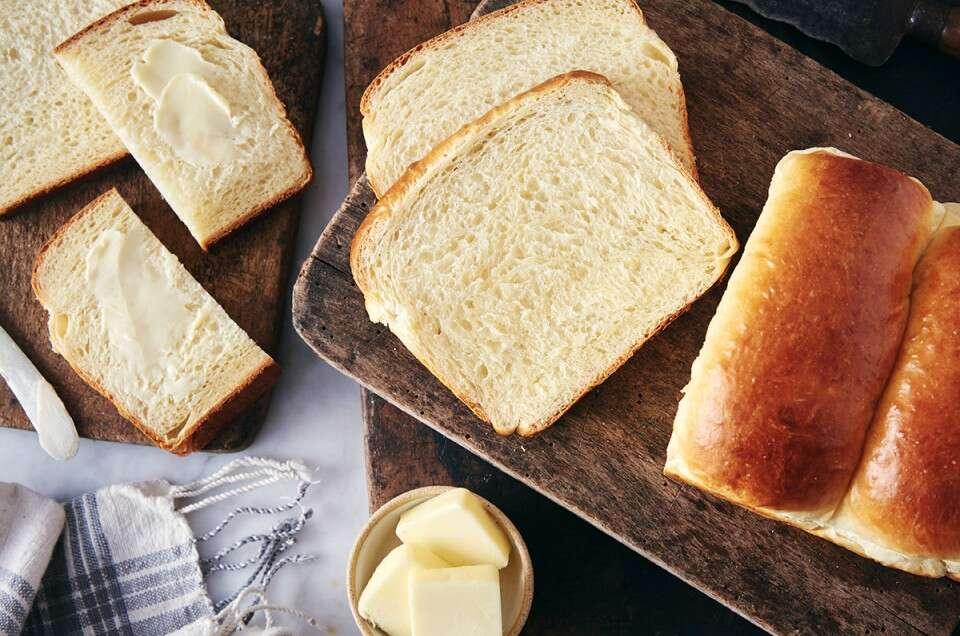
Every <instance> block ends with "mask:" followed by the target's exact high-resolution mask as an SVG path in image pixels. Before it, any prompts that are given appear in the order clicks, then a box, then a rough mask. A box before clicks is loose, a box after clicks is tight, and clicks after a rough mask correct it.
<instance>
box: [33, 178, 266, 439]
mask: <svg viewBox="0 0 960 636" xmlns="http://www.w3.org/2000/svg"><path fill="white" fill-rule="evenodd" d="M33 289H34V292H35V293H36V295H37V298H38V299H39V300H40V303H41V304H42V305H43V306H44V308H45V309H46V310H47V312H48V313H49V329H50V342H51V344H52V345H53V349H54V351H56V352H57V353H59V354H60V355H62V356H63V357H64V358H66V360H67V362H69V363H70V366H72V367H73V368H74V370H75V371H76V372H77V373H78V374H79V375H80V376H81V377H82V378H83V379H84V380H85V381H86V382H87V383H88V384H89V385H90V386H92V387H93V388H94V389H96V390H97V391H98V392H100V393H101V394H103V395H104V396H105V397H107V398H108V399H109V400H111V401H112V402H113V403H114V405H116V407H117V410H119V411H120V414H121V415H123V416H124V417H125V418H127V419H128V420H130V422H132V423H133V425H134V426H136V427H137V428H138V429H140V430H141V431H142V432H143V433H144V434H145V435H147V437H149V438H150V439H151V440H153V442H154V443H155V444H156V445H157V446H159V447H161V448H164V449H166V450H169V451H172V452H174V453H178V454H185V453H189V452H192V451H194V450H197V449H198V448H202V447H203V446H204V445H205V444H206V443H207V442H209V441H210V439H212V438H213V436H214V435H215V434H216V433H217V432H218V431H219V430H220V429H221V428H222V427H223V426H224V425H225V424H227V423H229V422H230V421H231V420H232V419H233V418H234V417H236V416H237V415H238V414H239V413H240V412H241V411H242V410H243V409H244V408H246V407H247V406H249V405H250V404H251V403H252V402H253V400H255V399H256V398H257V397H259V396H260V395H261V394H262V393H263V392H264V391H266V390H267V389H268V388H269V387H270V385H271V384H273V382H274V380H276V378H277V377H278V375H279V373H280V369H279V367H278V366H277V365H276V364H275V363H274V361H273V360H272V359H271V358H270V356H268V355H267V354H266V353H264V352H263V351H262V350H261V349H260V347H258V346H257V345H256V343H255V342H254V341H253V340H251V339H250V337H249V336H247V334H246V333H244V331H243V330H242V329H241V328H240V327H238V326H237V324H236V323H235V322H233V320H231V319H230V316H228V315H227V313H226V312H225V311H224V310H223V308H222V307H220V305H218V304H217V302H216V301H215V300H214V299H213V298H212V297H211V296H210V295H209V294H208V293H207V292H206V291H204V289H203V288H202V287H201V286H200V284H199V283H197V281H196V280H194V279H193V277H192V276H190V273H189V272H187V270H186V269H185V268H184V267H183V265H181V264H180V261H179V260H177V257H176V256H174V255H173V254H171V253H170V252H169V251H167V249H166V248H165V247H164V246H163V244H161V243H160V241H159V240H157V238H156V237H155V236H154V235H153V233H152V232H150V230H149V229H148V228H147V226H146V225H144V224H143V222H141V221H140V219H138V218H137V216H136V215H135V214H134V213H133V211H132V210H131V209H130V207H129V206H128V205H127V204H126V202H125V201H124V200H123V199H122V198H121V197H120V195H119V194H118V193H117V191H116V190H110V191H109V192H107V193H105V194H103V195H101V196H100V197H99V198H97V199H96V200H94V201H93V202H92V203H90V204H89V205H88V206H87V207H85V208H84V209H83V210H81V211H80V212H78V213H77V214H76V215H75V216H74V217H73V218H72V219H70V221H68V222H67V223H66V224H65V225H64V226H63V227H62V228H60V230H59V231H58V232H57V233H56V234H54V236H53V238H51V239H50V241H49V242H48V243H47V244H46V245H44V247H43V248H42V249H41V251H40V254H39V256H38V257H37V261H36V264H35V266H34V271H33Z"/></svg>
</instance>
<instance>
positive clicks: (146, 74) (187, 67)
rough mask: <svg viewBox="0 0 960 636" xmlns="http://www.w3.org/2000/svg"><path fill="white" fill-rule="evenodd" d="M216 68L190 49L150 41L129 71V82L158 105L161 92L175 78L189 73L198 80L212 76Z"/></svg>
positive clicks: (169, 43) (165, 41) (176, 43)
mask: <svg viewBox="0 0 960 636" xmlns="http://www.w3.org/2000/svg"><path fill="white" fill-rule="evenodd" d="M216 69H217V67H216V66H215V65H213V64H211V63H210V62H208V61H206V60H205V59H203V56H202V55H200V52H199V51H197V50H196V49H194V48H191V47H189V46H186V45H184V44H180V43H179V42H177V41H175V40H154V41H153V42H151V43H150V46H149V47H148V48H147V50H146V51H144V53H143V59H142V60H140V61H139V62H137V63H136V64H134V65H133V68H132V69H130V73H131V75H133V81H134V82H136V84H137V85H138V86H140V88H142V89H143V91H144V92H145V93H146V94H147V95H149V96H150V97H152V98H153V99H154V101H160V95H162V94H163V89H164V88H166V87H167V84H169V83H170V80H172V79H173V78H174V76H176V75H182V74H184V73H192V74H194V75H198V76H200V77H204V76H207V75H212V74H213V73H214V72H215V71H216Z"/></svg>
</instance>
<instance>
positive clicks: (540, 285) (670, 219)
mask: <svg viewBox="0 0 960 636" xmlns="http://www.w3.org/2000/svg"><path fill="white" fill-rule="evenodd" d="M736 250H737V240H736V237H735V235H734V233H733V231H732V230H731V229H730V227H729V226H728V225H727V223H726V222H725V221H724V220H723V218H722V217H721V216H720V213H719V212H718V211H717V209H716V208H715V207H714V206H713V204H711V203H710V200H709V199H707V196H706V195H705V194H704V193H703V191H702V190H701V189H700V187H699V186H698V185H697V182H696V181H694V180H693V178H692V177H691V175H690V173H689V172H687V171H686V170H685V169H684V168H683V167H682V166H681V165H679V164H678V163H677V162H676V159H675V158H674V156H673V154H672V153H671V152H670V150H669V148H668V146H667V144H666V143H664V141H663V139H662V138H661V137H660V136H659V135H658V134H657V133H656V132H655V131H654V130H653V129H652V128H651V127H650V126H648V125H647V124H646V123H645V122H644V120H643V119H641V118H640V117H639V116H638V114H637V113H636V112H635V111H633V110H632V109H631V108H630V106H629V105H628V104H627V103H626V102H625V101H624V100H623V99H622V98H621V97H620V95H619V94H618V93H617V91H615V90H614V89H613V87H612V86H611V85H610V83H609V82H608V81H607V80H606V79H605V78H603V77H601V76H600V75H596V74H594V73H588V72H584V71H576V72H573V73H567V74H565V75H561V76H559V77H556V78H554V79H551V80H549V81H547V82H544V83H543V84H541V85H540V86H538V87H536V88H534V89H532V90H530V91H528V92H526V93H523V94H522V95H519V96H517V97H515V98H514V99H512V100H510V101H508V102H506V103H505V104H502V105H500V106H498V107H496V108H494V109H493V110H491V111H490V112H489V113H487V114H486V115H484V116H483V117H481V118H480V119H478V120H476V121H474V122H473V123H470V124H468V125H466V126H464V127H463V128H462V129H460V131H459V132H457V133H456V134H454V135H453V136H451V137H450V138H448V139H447V140H446V141H444V142H443V143H441V144H440V145H438V146H437V147H436V148H434V149H433V150H432V151H431V152H430V154H429V155H427V157H426V158H425V159H423V160H422V161H420V162H418V163H416V164H414V165H413V166H411V167H410V169H409V170H408V171H407V172H406V173H405V174H404V176H403V177H401V178H400V180H399V181H397V183H396V185H394V186H393V187H392V188H391V189H390V190H389V191H388V192H387V194H386V195H385V196H384V197H383V198H382V199H381V200H380V202H379V203H378V204H377V205H376V206H375V207H374V208H373V210H372V211H371V212H370V214H369V215H368V216H367V217H366V219H365V220H364V221H363V223H362V224H361V226H360V228H359V229H358V230H357V233H356V235H355V237H354V239H353V244H352V247H351V252H350V267H351V270H352V272H353V276H354V279H355V280H356V283H357V286H358V287H359V288H360V289H361V291H362V292H363V295H364V299H365V302H366V308H367V312H368V314H369V315H370V319H371V320H373V321H374V322H380V323H383V324H386V325H388V326H389V327H390V330H391V331H392V332H393V333H394V334H396V336H397V337H398V338H399V339H400V341H401V342H403V344H404V345H406V347H407V349H409V350H410V351H411V352H412V353H413V354H414V355H415V356H416V357H417V358H418V359H419V360H420V361H421V362H422V363H423V364H424V365H425V366H426V367H427V368H428V369H429V370H430V371H432V372H433V374H434V375H435V376H437V378H439V379H440V381H441V382H443V383H444V384H446V385H447V386H448V387H450V389H451V390H452V391H453V393H455V394H456V395H457V396H458V397H459V398H460V399H461V400H463V401H464V403H466V404H467V406H469V407H470V408H471V409H472V410H473V411H474V413H476V414H477V415H478V416H479V417H480V418H481V419H484V420H486V421H488V422H490V423H491V424H493V427H494V428H495V429H496V431H497V432H498V433H501V434H504V435H508V434H510V433H513V432H514V431H517V432H519V433H520V434H521V435H533V434H535V433H537V432H539V431H541V430H543V429H544V428H546V427H548V426H549V425H550V424H551V423H553V422H554V420H556V419H557V418H558V417H560V415H561V414H562V413H563V412H564V411H566V410H567V409H568V408H570V406H571V405H572V404H573V403H574V402H576V401H577V400H578V399H579V398H580V396H582V395H583V394H585V393H586V392H587V391H589V390H590V389H591V388H592V387H594V386H595V385H597V384H598V383H600V382H602V381H603V380H604V378H606V377H607V376H608V375H609V374H610V373H612V372H613V371H614V370H615V369H616V368H617V367H619V366H620V365H621V364H623V362H625V361H626V360H627V358H629V357H630V355H631V354H632V353H633V352H634V351H635V350H636V349H637V348H638V347H640V345H641V344H643V343H644V342H645V341H646V340H647V339H649V338H650V337H652V336H653V335H654V334H656V333H657V332H658V331H660V330H661V329H663V328H664V327H665V326H666V325H667V324H668V323H669V322H670V321H671V320H673V318H674V317H676V316H677V315H679V314H680V313H682V312H683V311H684V310H685V309H686V308H687V307H688V306H689V305H690V303H692V302H693V301H694V300H696V299H697V298H698V297H699V296H700V295H701V294H703V293H704V292H705V291H706V290H707V289H708V288H709V287H710V286H711V285H713V284H714V283H715V282H716V281H717V280H718V279H719V278H720V276H721V275H722V274H723V272H724V271H725V270H726V268H727V264H728V263H729V262H730V258H731V257H732V256H733V254H734V253H735V252H736Z"/></svg>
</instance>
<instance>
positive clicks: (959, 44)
mask: <svg viewBox="0 0 960 636" xmlns="http://www.w3.org/2000/svg"><path fill="white" fill-rule="evenodd" d="M907 33H909V34H910V35H913V36H915V37H917V38H919V39H921V40H924V41H925V42H927V43H929V44H932V45H934V46H936V47H937V48H939V49H940V50H941V51H943V52H944V53H946V54H947V55H950V56H952V57H955V58H958V59H960V7H951V6H949V5H947V4H944V3H943V2H938V1H936V0H918V1H917V3H916V4H915V5H914V7H913V12H912V13H911V14H910V18H909V19H908V20H907Z"/></svg>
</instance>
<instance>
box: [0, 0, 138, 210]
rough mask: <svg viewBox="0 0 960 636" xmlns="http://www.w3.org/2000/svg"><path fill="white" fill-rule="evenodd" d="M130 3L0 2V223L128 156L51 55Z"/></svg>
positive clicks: (88, 0)
mask: <svg viewBox="0 0 960 636" xmlns="http://www.w3.org/2000/svg"><path fill="white" fill-rule="evenodd" d="M127 2H128V0H56V1H55V2H48V1H45V2H25V1H24V0H0V15H2V16H3V19H2V20H0V87H2V88H0V164H2V165H3V179H0V215H3V214H5V213H7V212H10V211H11V210H13V209H14V208H16V207H17V206H19V205H21V204H23V203H26V202H27V201H30V200H32V199H34V198H36V197H38V196H40V195H42V194H44V193H46V192H49V191H50V190H53V189H54V188H57V187H59V186H62V185H64V184H66V183H69V182H70V181H72V180H74V179H76V178H78V177H81V176H83V175H85V174H87V173H89V172H91V171H93V170H95V169H97V168H99V167H101V166H104V165H107V164H109V163H112V162H114V161H116V160H118V159H120V158H121V157H123V156H125V155H126V154H127V150H126V148H124V146H123V143H122V142H121V141H120V140H119V139H118V138H117V137H116V135H114V134H113V132H111V130H110V126H108V125H107V122H106V121H104V119H103V118H102V117H101V116H100V114H99V113H98V112H97V109H96V108H94V106H93V104H92V103H91V102H90V100H89V99H88V98H87V96H86V95H84V94H83V91H81V90H80V89H79V88H77V87H76V86H74V85H73V84H72V83H71V82H70V81H69V80H68V79H67V76H66V75H64V72H63V69H61V68H60V65H59V64H57V61H56V59H54V57H53V47H55V46H56V45H57V44H58V43H60V42H61V41H62V40H63V39H64V38H66V37H68V36H69V35H71V34H73V33H75V32H76V31H77V29H79V28H81V27H83V26H84V25H86V24H89V23H90V22H93V21H94V20H96V19H98V18H100V17H102V16H104V15H107V14H108V13H110V12H111V11H114V10H116V9H117V8H119V7H121V6H123V5H124V4H126V3H127Z"/></svg>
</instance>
